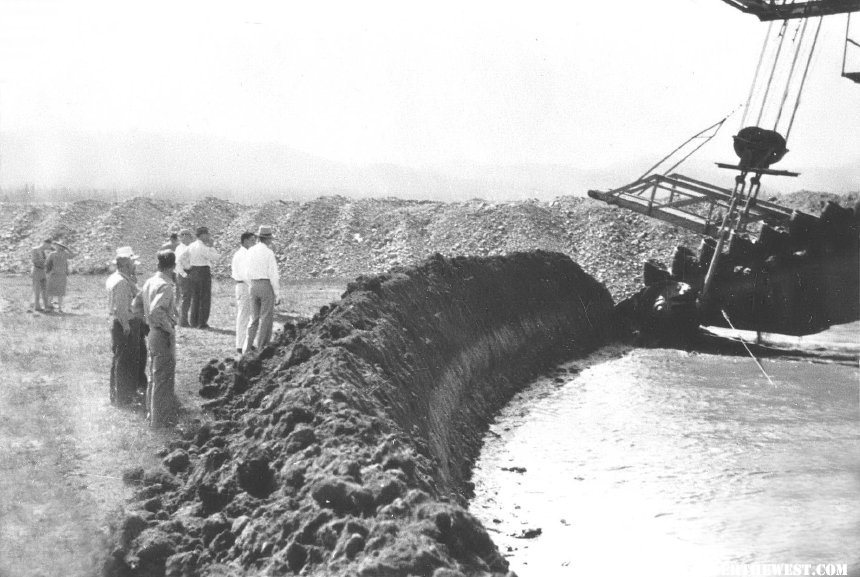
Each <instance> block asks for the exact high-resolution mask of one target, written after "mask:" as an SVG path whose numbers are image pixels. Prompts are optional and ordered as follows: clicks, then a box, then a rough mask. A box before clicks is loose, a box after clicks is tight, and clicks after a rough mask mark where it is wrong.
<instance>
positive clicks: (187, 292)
mask: <svg viewBox="0 0 860 577" xmlns="http://www.w3.org/2000/svg"><path fill="white" fill-rule="evenodd" d="M193 241H194V235H193V234H191V231H190V230H188V229H187V228H183V229H182V230H180V231H179V244H178V245H176V248H175V249H173V252H174V253H175V254H176V269H175V270H174V272H175V273H176V287H175V289H176V302H177V303H179V307H178V308H179V326H180V327H187V326H188V310H189V309H190V308H191V286H190V284H189V281H188V271H187V270H186V269H190V268H191V265H190V264H188V257H187V255H186V253H187V252H188V246H189V245H190V244H191V243H192V242H193ZM183 255H186V256H184V259H183ZM183 262H184V263H185V264H184V265H183Z"/></svg>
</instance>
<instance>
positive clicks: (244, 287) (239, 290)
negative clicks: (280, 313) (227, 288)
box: [236, 282, 251, 350]
mask: <svg viewBox="0 0 860 577" xmlns="http://www.w3.org/2000/svg"><path fill="white" fill-rule="evenodd" d="M250 318H251V295H250V291H249V287H248V283H245V282H237V283H236V348H237V349H239V350H244V349H245V339H246V337H247V336H248V321H249V320H250Z"/></svg>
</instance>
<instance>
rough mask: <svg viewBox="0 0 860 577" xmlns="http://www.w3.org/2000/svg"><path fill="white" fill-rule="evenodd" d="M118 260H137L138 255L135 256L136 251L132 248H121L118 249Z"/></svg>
mask: <svg viewBox="0 0 860 577" xmlns="http://www.w3.org/2000/svg"><path fill="white" fill-rule="evenodd" d="M116 258H117V259H120V258H128V259H131V260H137V258H138V257H137V255H136V254H134V251H133V250H132V249H131V247H130V246H121V247H119V248H118V249H116Z"/></svg>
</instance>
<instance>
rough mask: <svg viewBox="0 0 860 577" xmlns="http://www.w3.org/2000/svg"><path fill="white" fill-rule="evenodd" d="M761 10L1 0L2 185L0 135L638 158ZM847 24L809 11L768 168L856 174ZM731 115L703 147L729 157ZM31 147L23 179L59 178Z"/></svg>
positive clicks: (14, 169) (711, 82) (726, 96)
mask: <svg viewBox="0 0 860 577" xmlns="http://www.w3.org/2000/svg"><path fill="white" fill-rule="evenodd" d="M858 19H860V18H858ZM766 28H767V25H766V24H763V23H760V22H759V21H758V20H757V19H756V18H754V17H753V16H750V15H745V14H742V13H741V12H739V11H737V10H735V9H732V8H731V7H730V6H728V5H726V4H725V3H723V2H720V0H653V1H643V0H618V1H615V2H589V3H585V2H569V1H568V2H540V1H537V2H536V1H532V2H528V3H526V2H519V3H507V2H450V3H449V2H439V1H434V2H421V3H418V2H402V1H396V2H394V1H392V2H376V1H372V0H370V1H362V2H346V1H344V2H283V1H275V2H263V1H253V0H244V1H241V2H213V1H208V2H183V1H171V2H158V1H155V2H153V1H148V2H134V3H132V2H120V1H116V0H113V1H110V2H90V1H87V2H84V1H76V0H64V1H56V2H54V1H48V0H20V1H16V0H0V132H2V139H3V140H2V141H0V142H6V143H7V146H6V152H4V153H3V154H4V156H3V159H2V162H3V165H4V166H5V167H6V168H5V171H4V168H3V166H0V184H5V185H7V186H9V185H11V184H15V180H17V179H20V178H26V177H25V176H23V175H22V173H24V172H26V171H27V170H28V165H27V163H26V162H24V161H20V162H17V163H16V159H15V158H12V157H10V155H12V154H13V153H14V151H15V150H17V149H16V148H15V147H14V146H10V145H9V144H8V142H9V141H11V140H12V139H13V138H17V137H20V138H24V139H26V138H30V139H31V141H33V142H35V144H33V145H32V146H35V154H36V156H39V155H43V156H44V157H46V158H51V155H52V154H56V151H57V149H60V150H63V149H64V148H68V147H74V146H76V141H75V140H74V139H75V138H81V136H80V135H81V134H84V135H87V134H91V133H92V134H97V135H98V138H100V139H107V141H110V139H111V138H120V139H121V138H125V139H128V138H133V137H134V136H135V135H140V134H155V135H167V137H168V138H169V137H171V136H194V137H195V138H203V139H213V140H217V141H239V142H243V143H255V144H268V143H272V144H277V145H283V146H288V147H291V148H294V149H296V150H298V151H302V152H305V153H308V154H311V155H318V156H320V157H323V158H326V159H329V160H333V161H337V162H342V163H348V164H351V165H363V164H367V163H393V164H400V165H404V166H409V167H417V168H423V167H433V166H441V165H451V164H457V165H469V164H486V165H510V164H561V165H565V166H569V167H573V168H578V169H579V168H582V169H607V168H611V167H613V166H619V165H626V166H631V167H634V168H633V172H634V173H636V172H638V171H640V169H644V168H647V166H648V164H649V163H650V162H651V161H656V160H657V159H659V157H660V156H662V155H663V154H664V153H666V152H668V151H669V150H671V149H672V148H673V147H674V146H676V145H677V144H679V143H680V142H681V141H683V140H684V139H685V138H687V137H688V136H690V135H691V134H692V133H694V132H696V131H697V130H699V129H701V128H704V127H705V126H707V125H708V124H710V123H712V122H714V121H716V120H718V119H719V118H720V117H722V116H724V115H725V114H727V113H729V112H730V111H732V110H733V109H736V108H737V107H738V106H739V105H740V104H742V103H743V102H744V100H745V99H746V96H747V91H748V90H749V86H750V81H751V78H752V75H753V71H754V68H755V64H756V61H757V59H758V54H759V50H760V48H761V42H762V39H763V36H764V33H765V30H766ZM844 33H845V16H844V15H843V16H833V17H829V18H825V21H824V26H823V28H822V33H821V37H820V39H819V46H818V53H817V55H816V58H815V59H814V61H813V68H812V71H811V76H810V79H809V81H808V86H807V90H806V93H805V94H804V101H803V104H802V105H801V108H800V111H799V113H798V117H797V120H796V122H795V126H794V129H793V132H792V135H791V142H789V148H790V149H791V152H790V153H789V155H788V156H786V158H785V160H783V161H782V163H780V165H779V166H778V168H787V169H799V170H803V169H804V168H807V169H811V170H813V172H814V171H815V170H818V171H819V172H822V170H821V169H822V168H826V167H830V166H832V167H837V168H840V169H842V170H843V174H848V177H847V178H848V179H849V181H848V182H847V183H846V182H842V183H841V185H843V186H845V187H846V188H853V189H857V188H860V172H858V170H860V169H858V167H860V146H858V145H860V136H858V135H860V85H857V84H854V83H851V82H850V81H848V80H846V79H843V78H840V76H839V74H840V68H841V64H842V50H843V42H844ZM739 120H740V113H738V114H736V115H735V116H734V117H733V119H732V121H730V124H729V125H727V127H726V130H725V132H724V133H722V135H721V136H720V137H718V140H716V141H715V142H714V143H712V144H711V145H709V146H708V148H707V149H705V150H703V151H702V153H700V156H701V157H702V158H703V159H702V160H700V162H704V161H707V163H711V162H713V161H716V160H721V161H732V160H734V159H735V157H734V155H733V153H732V151H731V138H730V136H731V134H733V133H734V132H736V131H737V129H738V128H739V126H738V122H739ZM70 134H71V135H77V136H74V137H72V136H69V135H70ZM0 152H3V151H0ZM31 152H32V151H31ZM28 162H29V161H28ZM75 162H82V161H81V160H80V158H79V157H76V160H75ZM44 164H45V163H44V162H43V163H42V165H41V168H38V169H37V167H34V168H33V171H34V173H33V176H32V180H33V181H38V180H39V179H40V178H41V179H43V180H45V182H42V183H41V184H45V185H63V184H65V183H63V182H49V181H50V180H51V179H53V180H62V178H63V176H62V175H63V174H66V173H65V172H62V171H60V172H55V173H52V176H50V177H44V176H40V174H41V173H40V172H39V171H40V170H41V171H42V172H44V170H45V165H44ZM114 169H115V167H113V168H111V170H114ZM846 169H847V172H845V170H846ZM852 169H857V170H854V171H853V172H852ZM106 170H107V169H106ZM3 172H5V174H4V173H3ZM48 172H49V173H50V171H48ZM12 173H14V174H12ZM852 175H853V176H852ZM843 180H844V177H843ZM852 180H853V181H852ZM615 184H622V183H620V182H619V183H615ZM804 184H806V183H804ZM811 186H814V183H812V184H811Z"/></svg>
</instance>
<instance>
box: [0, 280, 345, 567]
mask: <svg viewBox="0 0 860 577" xmlns="http://www.w3.org/2000/svg"><path fill="white" fill-rule="evenodd" d="M104 280H105V277H101V276H72V277H70V278H69V291H68V295H67V297H66V303H65V306H64V308H65V311H66V312H65V313H64V314H55V313H50V314H45V313H34V312H31V311H30V310H29V309H31V308H32V304H33V303H32V298H33V297H32V294H31V293H30V280H29V277H27V276H9V275H7V276H0V575H2V576H5V575H10V576H11V575H14V576H16V577H17V576H42V575H44V576H46V577H47V576H55V575H64V576H81V577H83V576H87V577H89V576H91V575H96V574H98V565H99V562H100V560H101V558H102V556H103V555H104V554H105V553H106V549H105V547H106V535H107V529H108V522H109V520H110V519H111V517H112V513H113V512H114V511H115V510H116V509H117V507H119V506H120V505H121V503H122V501H123V499H124V498H125V497H126V496H128V495H129V492H130V490H131V489H130V488H128V487H126V486H125V485H124V484H123V482H122V472H123V471H124V470H125V469H127V468H130V467H135V466H143V467H149V466H153V465H155V464H157V461H158V458H157V456H156V452H157V451H158V449H159V448H160V447H161V446H163V445H164V444H165V442H166V441H168V440H170V439H171V438H173V437H174V436H176V435H178V434H179V432H180V430H181V429H182V428H187V427H193V426H196V425H197V424H199V422H200V421H204V420H206V419H207V418H208V417H207V416H206V415H205V414H204V413H202V412H201V410H200V402H201V401H202V400H203V399H201V398H200V397H198V395H197V389H198V374H199V371H200V369H201V367H202V366H203V365H204V364H206V363H207V362H208V361H209V360H210V359H213V358H219V359H220V358H226V357H231V356H233V354H234V353H235V345H234V342H235V341H234V326H235V320H234V319H235V310H236V309H235V302H234V298H233V291H234V283H233V281H232V280H224V281H218V280H216V281H215V282H214V283H213V299H212V316H211V319H210V323H209V324H210V325H211V326H212V330H208V331H200V330H196V329H181V330H180V332H179V333H178V335H177V377H176V394H177V396H178V398H179V401H180V402H181V403H182V405H183V407H184V408H185V409H186V413H185V415H184V417H183V421H182V422H181V423H180V424H179V425H178V426H177V428H176V429H162V430H151V429H149V428H148V427H147V426H146V424H145V422H144V417H143V414H142V413H141V412H138V411H133V410H125V409H117V408H115V407H113V406H111V405H110V403H109V400H108V374H109V367H110V359H111V355H110V335H109V332H108V320H107V314H106V312H105V311H106V308H107V305H106V298H105V291H104ZM345 286H346V282H345V281H326V282H312V283H287V284H286V286H284V287H283V288H282V290H281V293H282V294H281V299H282V303H281V305H280V306H279V307H278V308H277V310H276V316H277V320H279V321H280V322H277V321H276V329H277V328H278V327H279V326H280V324H282V322H283V321H284V320H285V319H289V318H293V317H302V316H310V315H312V314H313V313H314V312H315V311H316V310H318V309H319V307H320V306H322V305H325V304H328V303H330V302H332V301H336V300H338V299H339V297H340V294H341V293H342V292H343V290H344V287H345ZM177 429H179V430H177Z"/></svg>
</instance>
